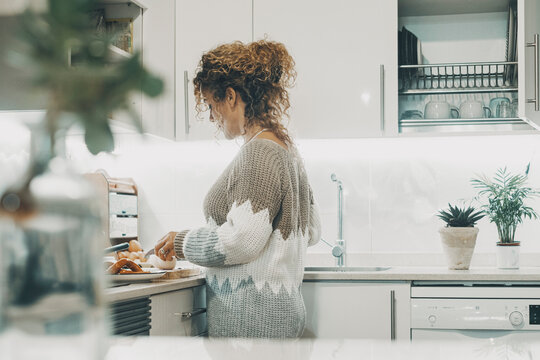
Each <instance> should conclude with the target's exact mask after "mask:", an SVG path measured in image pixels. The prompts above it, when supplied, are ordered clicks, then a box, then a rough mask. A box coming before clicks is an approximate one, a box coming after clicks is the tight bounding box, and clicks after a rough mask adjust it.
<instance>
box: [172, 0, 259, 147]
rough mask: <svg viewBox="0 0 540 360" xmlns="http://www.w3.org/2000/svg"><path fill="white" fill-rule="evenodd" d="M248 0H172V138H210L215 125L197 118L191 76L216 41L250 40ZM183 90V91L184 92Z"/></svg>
mask: <svg viewBox="0 0 540 360" xmlns="http://www.w3.org/2000/svg"><path fill="white" fill-rule="evenodd" d="M251 12H252V0H182V1H177V2H176V105H177V107H176V135H177V136H176V138H177V139H179V140H180V139H187V140H198V139H213V138H214V137H215V136H216V127H215V125H214V124H213V123H210V122H209V121H208V112H207V113H205V114H203V117H204V119H203V120H201V119H198V118H197V116H196V115H197V114H196V111H195V98H194V96H193V77H194V74H195V69H196V67H197V65H198V62H199V60H200V58H201V56H202V54H203V53H204V52H206V51H208V50H210V49H212V48H214V47H216V46H217V45H220V44H223V43H229V42H233V41H236V40H239V41H242V42H249V41H251V40H252V16H251ZM186 90H187V92H186Z"/></svg>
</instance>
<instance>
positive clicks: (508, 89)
mask: <svg viewBox="0 0 540 360" xmlns="http://www.w3.org/2000/svg"><path fill="white" fill-rule="evenodd" d="M517 91H518V88H517V87H501V88H484V89H467V88H453V89H432V90H419V89H413V90H405V91H400V92H399V95H440V94H482V93H506V92H510V93H511V92H517Z"/></svg>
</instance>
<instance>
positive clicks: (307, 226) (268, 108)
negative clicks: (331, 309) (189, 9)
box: [155, 40, 320, 338]
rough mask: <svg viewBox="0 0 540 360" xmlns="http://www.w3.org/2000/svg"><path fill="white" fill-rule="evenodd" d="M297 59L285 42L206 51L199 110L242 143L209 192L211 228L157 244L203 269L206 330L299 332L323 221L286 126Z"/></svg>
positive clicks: (198, 82) (165, 256)
mask: <svg viewBox="0 0 540 360" xmlns="http://www.w3.org/2000/svg"><path fill="white" fill-rule="evenodd" d="M294 78H295V72H294V61H293V59H292V57H291V56H290V55H289V54H288V52H287V50H286V49H285V47H284V46H283V44H280V43H276V42H270V41H266V40H261V41H258V42H253V43H250V44H243V43H241V42H234V43H231V44H225V45H221V46H219V47H217V48H216V49H213V50H211V51H209V52H207V53H206V54H204V55H203V56H202V59H201V61H200V63H199V67H198V69H197V75H196V77H195V79H194V80H193V82H194V85H195V97H196V99H197V108H198V109H199V111H200V110H201V109H202V107H203V105H205V104H206V105H207V106H208V108H209V110H210V121H213V122H216V123H217V125H218V127H219V128H221V129H222V130H223V132H224V133H225V136H226V137H227V138H228V139H233V138H236V137H239V136H242V137H243V138H244V140H245V141H244V144H243V146H242V148H241V149H240V151H239V153H238V155H237V156H236V157H235V159H234V160H233V161H232V162H231V164H230V165H229V166H228V167H227V168H226V169H225V171H224V172H223V174H221V176H220V177H219V178H218V179H217V181H216V183H215V184H214V185H213V186H212V188H211V189H210V191H209V192H208V194H207V196H206V198H205V201H204V213H205V217H206V219H207V224H206V226H203V227H200V228H197V229H191V230H185V231H182V232H179V233H176V232H171V233H169V234H167V235H166V236H165V237H164V238H163V239H161V240H160V242H159V243H158V244H157V245H156V247H155V252H156V254H158V256H160V257H161V259H162V260H171V259H172V257H173V256H176V257H178V258H185V259H187V260H188V261H190V262H192V263H195V264H198V265H202V266H205V267H207V268H208V269H207V271H206V289H207V295H206V296H207V316H208V318H207V319H208V332H209V335H210V336H214V337H218V336H229V337H261V338H294V337H299V336H300V335H301V334H302V331H303V329H304V323H305V307H304V302H303V299H302V294H301V292H300V286H301V284H302V278H303V269H304V257H305V253H306V248H307V246H309V245H313V244H315V243H316V242H317V241H318V240H319V238H320V221H319V214H318V211H317V208H316V206H315V203H314V199H313V194H312V191H311V188H310V185H309V183H308V179H307V176H306V172H305V170H304V166H303V164H302V161H301V159H300V157H299V155H298V153H297V151H296V149H295V147H294V144H293V142H292V140H291V138H290V137H289V135H288V133H287V130H286V128H285V127H284V126H283V125H282V124H281V120H282V117H283V116H285V115H287V110H288V108H289V97H288V93H287V90H286V88H287V87H289V86H290V85H291V84H292V83H293V82H294Z"/></svg>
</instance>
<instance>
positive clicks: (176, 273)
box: [159, 268, 201, 280]
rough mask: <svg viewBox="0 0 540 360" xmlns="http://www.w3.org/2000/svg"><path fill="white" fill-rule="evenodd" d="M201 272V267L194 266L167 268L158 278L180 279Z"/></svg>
mask: <svg viewBox="0 0 540 360" xmlns="http://www.w3.org/2000/svg"><path fill="white" fill-rule="evenodd" d="M200 273H201V269H199V268H194V269H174V270H167V273H166V274H165V275H163V276H162V277H160V278H159V280H174V279H182V278H187V277H190V276H196V275H199V274H200Z"/></svg>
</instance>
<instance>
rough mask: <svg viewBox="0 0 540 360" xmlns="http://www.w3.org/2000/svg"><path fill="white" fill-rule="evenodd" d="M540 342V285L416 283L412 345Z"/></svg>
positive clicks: (412, 294)
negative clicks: (494, 340) (498, 340)
mask: <svg viewBox="0 0 540 360" xmlns="http://www.w3.org/2000/svg"><path fill="white" fill-rule="evenodd" d="M472 338H475V339H488V338H504V340H512V341H513V340H517V341H536V342H538V341H540V282H510V283H507V282H450V281H445V282H436V281H415V282H413V283H412V286H411V341H413V342H414V341H415V340H463V339H472Z"/></svg>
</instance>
